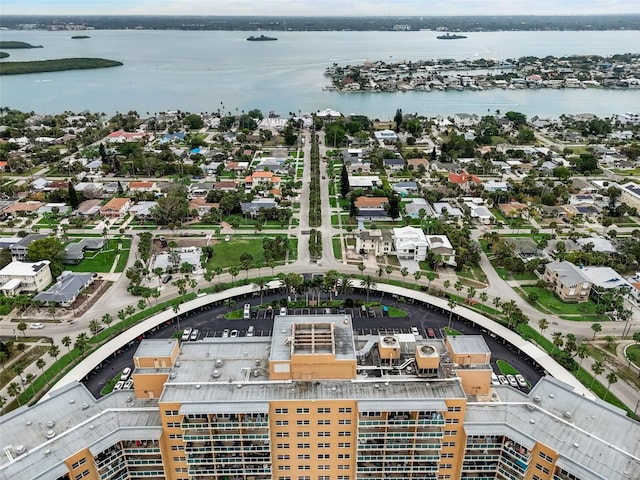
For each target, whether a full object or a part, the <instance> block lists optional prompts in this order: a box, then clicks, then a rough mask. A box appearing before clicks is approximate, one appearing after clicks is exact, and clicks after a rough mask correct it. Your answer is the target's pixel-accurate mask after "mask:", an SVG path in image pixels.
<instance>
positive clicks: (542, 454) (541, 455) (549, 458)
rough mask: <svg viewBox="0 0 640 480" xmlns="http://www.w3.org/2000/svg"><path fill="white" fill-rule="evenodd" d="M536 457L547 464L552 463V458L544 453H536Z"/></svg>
mask: <svg viewBox="0 0 640 480" xmlns="http://www.w3.org/2000/svg"><path fill="white" fill-rule="evenodd" d="M538 456H539V457H540V458H542V459H543V460H546V461H547V462H549V463H553V458H551V457H550V456H549V455H547V454H546V453H543V452H538Z"/></svg>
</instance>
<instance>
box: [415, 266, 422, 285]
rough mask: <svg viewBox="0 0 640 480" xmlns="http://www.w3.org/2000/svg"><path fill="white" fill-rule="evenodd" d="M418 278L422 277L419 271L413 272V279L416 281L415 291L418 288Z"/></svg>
mask: <svg viewBox="0 0 640 480" xmlns="http://www.w3.org/2000/svg"><path fill="white" fill-rule="evenodd" d="M420 277H422V272H421V271H420V270H416V271H415V272H413V278H415V279H416V289H417V288H418V280H420Z"/></svg>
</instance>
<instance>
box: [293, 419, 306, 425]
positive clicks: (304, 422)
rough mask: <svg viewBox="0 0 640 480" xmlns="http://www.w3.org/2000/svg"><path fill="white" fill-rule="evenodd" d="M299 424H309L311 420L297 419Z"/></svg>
mask: <svg viewBox="0 0 640 480" xmlns="http://www.w3.org/2000/svg"><path fill="white" fill-rule="evenodd" d="M296 424H297V425H309V420H297V421H296Z"/></svg>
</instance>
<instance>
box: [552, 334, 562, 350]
mask: <svg viewBox="0 0 640 480" xmlns="http://www.w3.org/2000/svg"><path fill="white" fill-rule="evenodd" d="M551 338H552V339H553V340H552V341H553V349H551V353H553V352H554V351H555V349H556V348H560V347H562V345H564V340H563V339H562V332H553V333H552V334H551Z"/></svg>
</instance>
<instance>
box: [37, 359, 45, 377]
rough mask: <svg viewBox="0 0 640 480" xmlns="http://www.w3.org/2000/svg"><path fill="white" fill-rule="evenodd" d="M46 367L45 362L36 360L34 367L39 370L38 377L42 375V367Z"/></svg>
mask: <svg viewBox="0 0 640 480" xmlns="http://www.w3.org/2000/svg"><path fill="white" fill-rule="evenodd" d="M46 365H47V362H45V361H44V359H42V358H39V359H38V360H36V367H38V368H39V369H40V375H42V374H43V373H44V367H45V366H46Z"/></svg>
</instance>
